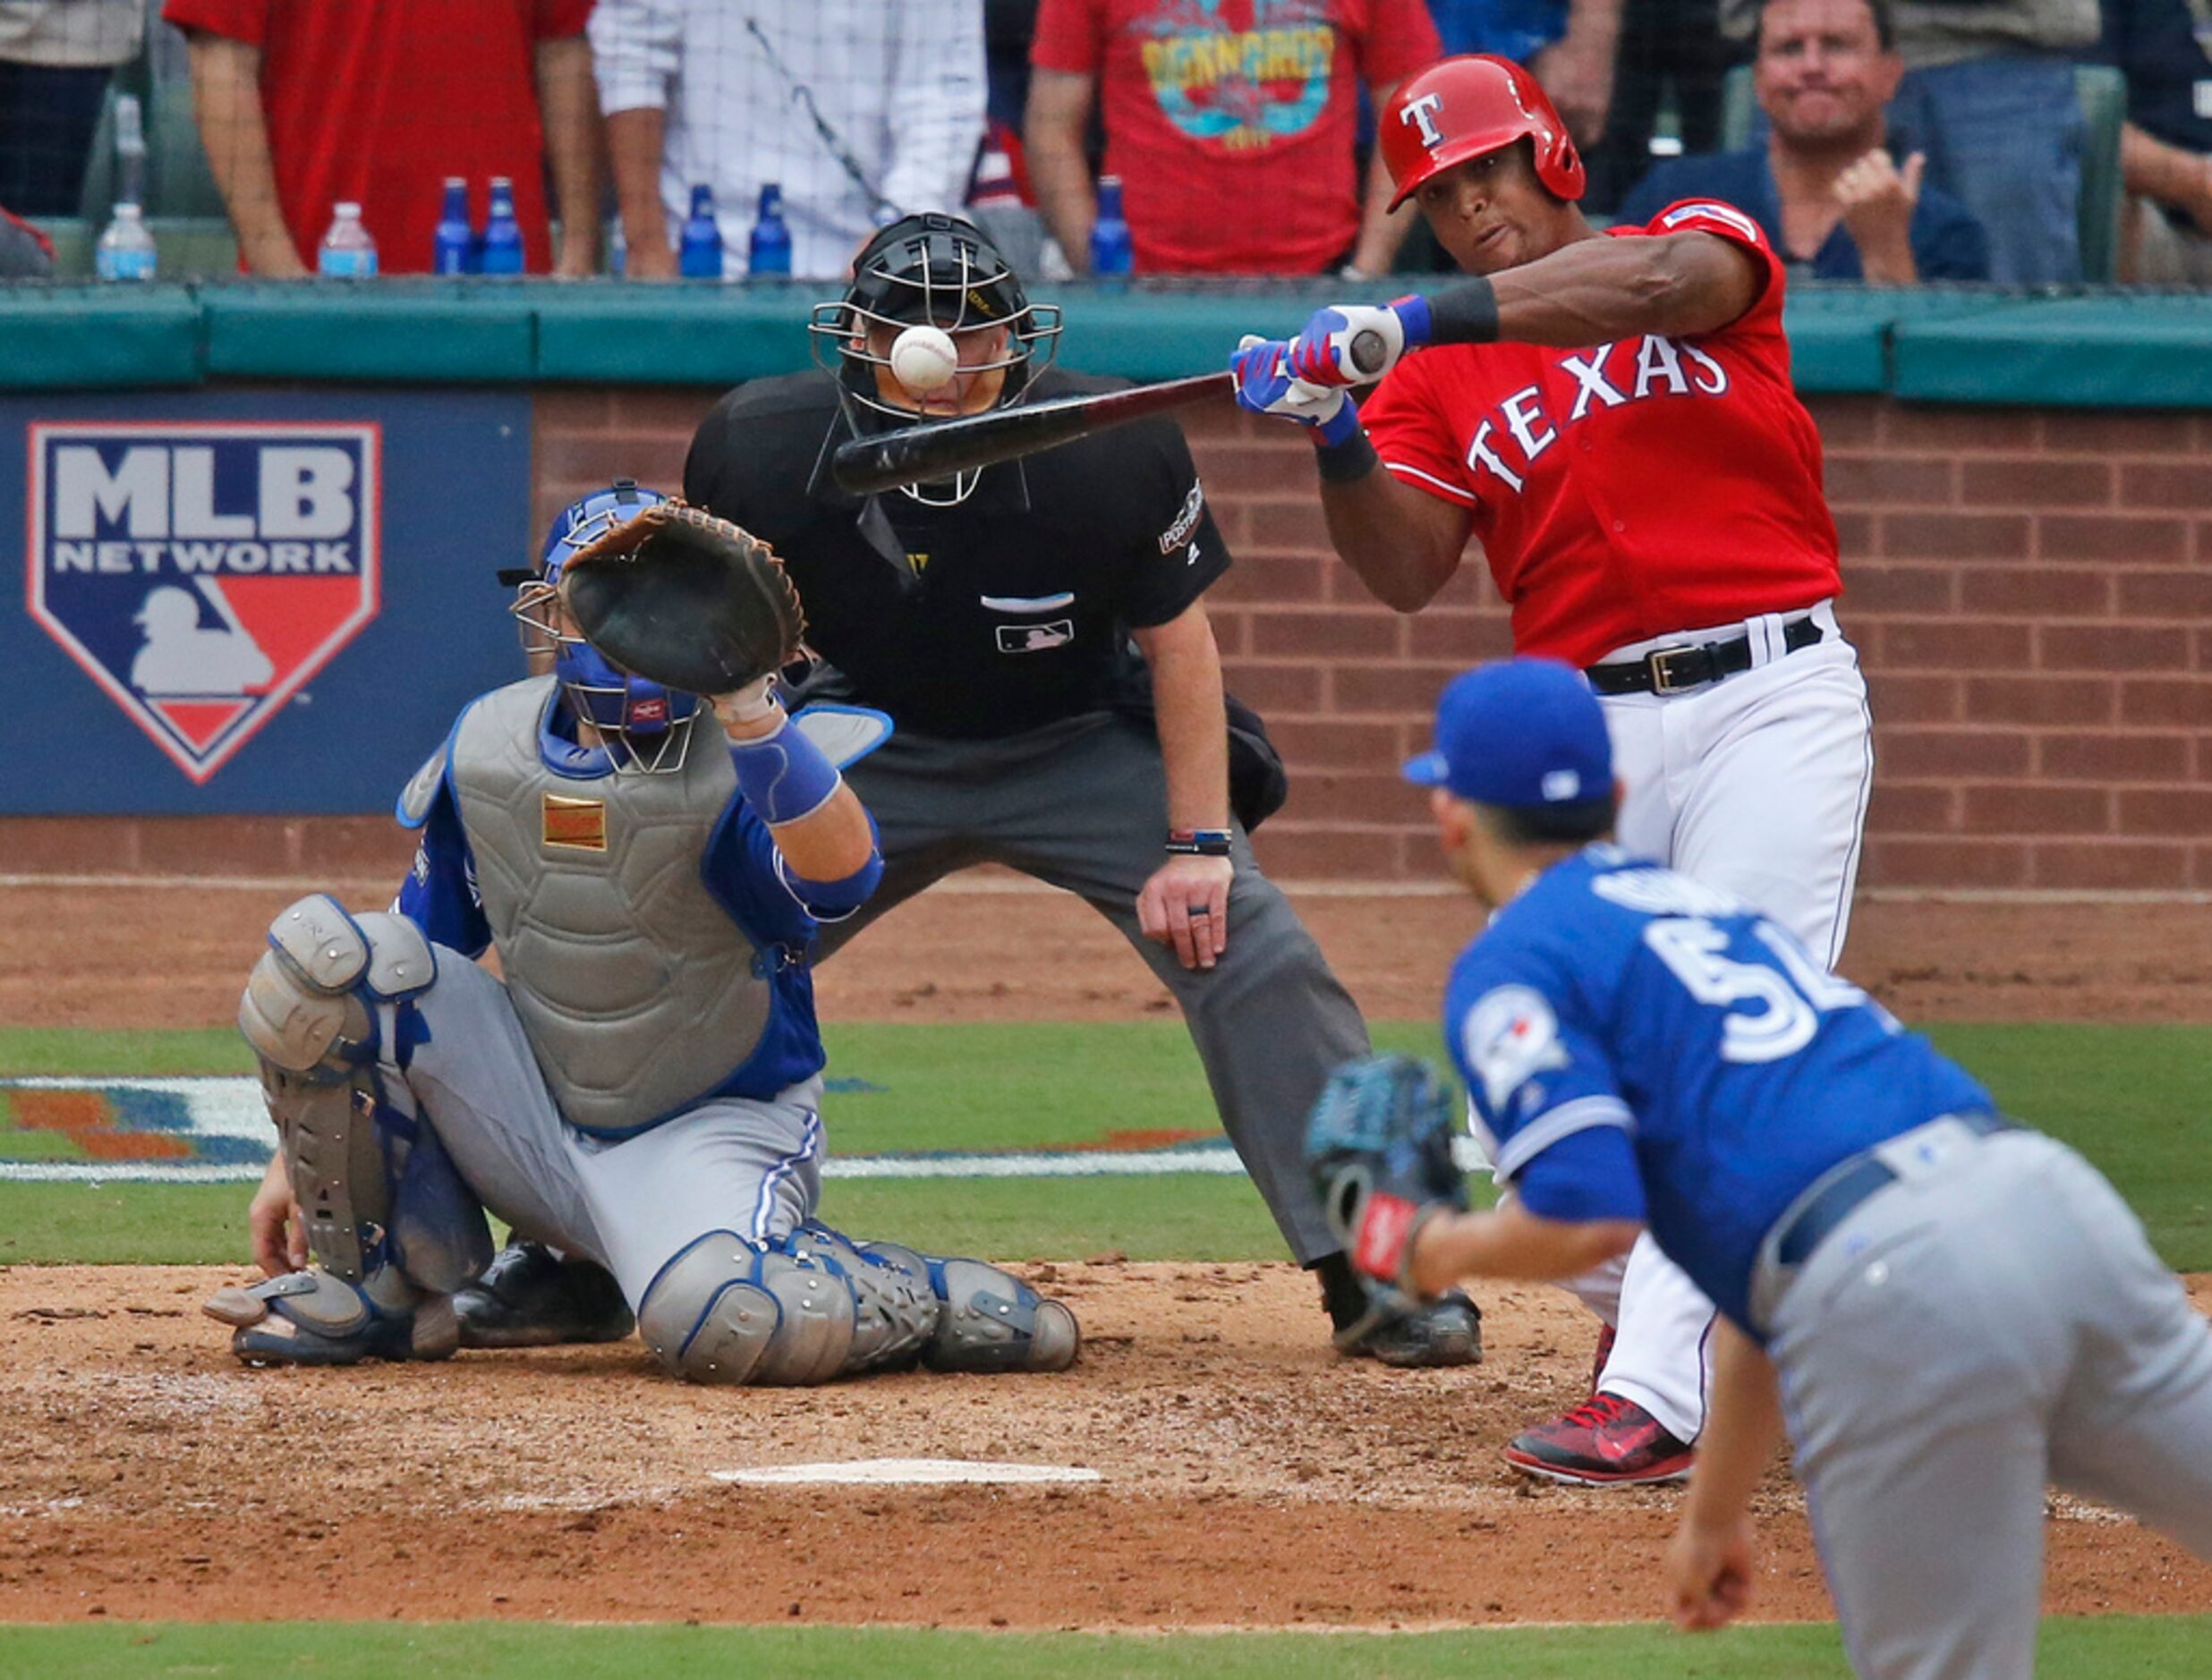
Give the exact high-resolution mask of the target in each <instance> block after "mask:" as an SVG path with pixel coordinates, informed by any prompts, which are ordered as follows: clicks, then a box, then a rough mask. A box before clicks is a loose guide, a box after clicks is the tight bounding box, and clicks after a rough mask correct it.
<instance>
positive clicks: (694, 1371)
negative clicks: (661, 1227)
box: [637, 1231, 855, 1385]
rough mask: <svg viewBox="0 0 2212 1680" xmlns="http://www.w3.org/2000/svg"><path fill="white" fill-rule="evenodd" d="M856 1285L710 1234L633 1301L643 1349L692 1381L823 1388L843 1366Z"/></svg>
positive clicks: (806, 1262)
mask: <svg viewBox="0 0 2212 1680" xmlns="http://www.w3.org/2000/svg"><path fill="white" fill-rule="evenodd" d="M854 1322H855V1301H854V1294H853V1289H852V1285H850V1284H849V1283H847V1281H846V1279H845V1278H844V1277H841V1276H840V1275H839V1274H838V1272H834V1271H831V1270H829V1268H827V1267H825V1266H823V1265H822V1264H821V1262H820V1261H819V1260H815V1259H812V1258H810V1257H806V1256H803V1255H794V1254H790V1253H787V1252H783V1251H782V1250H780V1249H769V1250H766V1251H763V1250H761V1249H757V1248H754V1247H753V1245H752V1244H751V1243H747V1242H745V1241H744V1239H743V1238H741V1237H739V1236H737V1235H735V1234H734V1233H732V1232H728V1231H710V1232H709V1233H708V1234H707V1235H705V1236H702V1237H701V1238H700V1239H699V1240H698V1241H697V1242H695V1243H693V1244H692V1245H691V1246H690V1247H689V1248H686V1249H685V1250H684V1251H683V1252H681V1253H680V1254H678V1255H677V1256H676V1258H675V1259H674V1260H670V1261H669V1262H668V1264H667V1265H666V1266H664V1267H662V1268H660V1274H659V1277H655V1278H654V1279H653V1281H652V1282H651V1284H650V1285H647V1287H646V1290H645V1298H644V1300H643V1301H642V1302H639V1303H638V1309H637V1326H638V1330H639V1333H640V1334H641V1335H642V1336H644V1338H645V1345H646V1346H647V1347H649V1348H651V1350H652V1353H653V1357H654V1358H656V1359H658V1360H659V1362H661V1363H662V1364H663V1365H664V1366H666V1367H667V1368H668V1370H671V1371H673V1372H675V1373H676V1375H677V1376H679V1377H687V1378H689V1379H691V1380H692V1381H693V1382H712V1383H748V1382H749V1383H779V1384H793V1385H804V1384H812V1383H819V1382H827V1381H829V1379H831V1378H832V1377H835V1376H836V1375H837V1374H838V1372H839V1371H840V1370H844V1369H845V1363H846V1358H847V1354H848V1353H850V1352H851V1349H852V1345H853V1333H854Z"/></svg>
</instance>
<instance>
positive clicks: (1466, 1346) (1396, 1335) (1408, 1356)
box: [1339, 1289, 1483, 1370]
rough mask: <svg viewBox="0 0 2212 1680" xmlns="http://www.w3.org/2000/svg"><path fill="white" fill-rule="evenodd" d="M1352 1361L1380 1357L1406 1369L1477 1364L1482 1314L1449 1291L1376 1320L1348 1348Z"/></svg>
mask: <svg viewBox="0 0 2212 1680" xmlns="http://www.w3.org/2000/svg"><path fill="white" fill-rule="evenodd" d="M1339 1346H1340V1348H1342V1351H1343V1352H1344V1353H1348V1354H1350V1355H1351V1356H1352V1357H1353V1358H1354V1359H1379V1360H1381V1361H1382V1362H1383V1363H1384V1364H1385V1365H1397V1366H1400V1367H1401V1368H1402V1369H1405V1370H1416V1369H1441V1368H1442V1367H1444V1366H1447V1365H1478V1364H1480V1363H1481V1362H1482V1357H1483V1313H1482V1309H1481V1308H1480V1307H1477V1306H1476V1304H1475V1303H1474V1302H1472V1301H1470V1300H1468V1298H1467V1297H1466V1296H1465V1295H1463V1294H1460V1293H1459V1291H1458V1290H1456V1289H1454V1290H1452V1291H1451V1292H1450V1293H1449V1294H1442V1295H1439V1296H1437V1298H1436V1299H1435V1300H1434V1301H1427V1302H1422V1304H1421V1305H1419V1306H1417V1307H1416V1308H1414V1309H1413V1311H1410V1312H1402V1313H1400V1314H1398V1315H1397V1316H1396V1317H1394V1318H1385V1319H1379V1320H1377V1321H1376V1323H1375V1324H1374V1327H1373V1328H1370V1329H1369V1330H1368V1331H1367V1332H1366V1333H1365V1335H1363V1336H1360V1338H1359V1339H1358V1340H1357V1341H1356V1342H1354V1343H1353V1344H1352V1345H1350V1346H1348V1347H1344V1346H1343V1345H1342V1344H1341V1343H1340V1344H1339Z"/></svg>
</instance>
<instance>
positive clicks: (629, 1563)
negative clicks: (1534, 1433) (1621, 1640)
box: [0, 1263, 2212, 1628]
mask: <svg viewBox="0 0 2212 1680" xmlns="http://www.w3.org/2000/svg"><path fill="white" fill-rule="evenodd" d="M1025 1271H1026V1275H1027V1276H1028V1277H1030V1278H1031V1279H1032V1280H1033V1281H1034V1282H1036V1283H1037V1284H1038V1285H1040V1286H1042V1287H1043V1288H1046V1289H1050V1290H1053V1291H1055V1292H1057V1293H1059V1294H1062V1295H1064V1296H1066V1297H1067V1298H1068V1300H1070V1301H1071V1302H1074V1304H1075V1305H1076V1309H1077V1311H1079V1312H1080V1313H1081V1314H1082V1315H1083V1318H1084V1320H1085V1326H1086V1328H1087V1330H1088V1332H1089V1345H1088V1347H1087V1348H1086V1350H1085V1354H1084V1356H1083V1358H1082V1360H1081V1361H1080V1362H1078V1363H1077V1365H1076V1368H1075V1370H1072V1371H1069V1372H1068V1373H1066V1374H1065V1375H1063V1376H1059V1377H1033V1378H1003V1377H1001V1378H983V1377H966V1378H952V1377H936V1376H931V1375H928V1374H926V1373H916V1374H913V1375H908V1376H898V1377H887V1378H877V1379H870V1380H867V1381H864V1382H856V1383H848V1384H843V1385H839V1386H838V1387H830V1388H821V1389H812V1390H791V1389H737V1390H707V1389H699V1388H693V1387H686V1386H685V1385H683V1384H679V1383H676V1382H674V1381H670V1380H668V1379H663V1378H660V1377H659V1376H658V1375H657V1374H655V1373H654V1372H653V1371H652V1370H651V1366H650V1364H649V1363H648V1362H647V1360H646V1358H645V1356H644V1354H643V1353H642V1350H641V1349H640V1348H639V1347H638V1345H636V1344H635V1343H634V1342H633V1343H630V1344H627V1345H624V1346H620V1347H611V1348H590V1349H578V1350H560V1351H550V1352H542V1353H500V1354H476V1353H472V1354H463V1355H462V1356H460V1357H459V1358H457V1359H455V1361H453V1362H451V1363H448V1364H442V1365H411V1366H369V1367H364V1368H362V1369H360V1370H352V1371H296V1370H249V1369H247V1368H245V1367H242V1366H241V1365H239V1364H238V1363H237V1362H235V1361H234V1360H233V1359H232V1358H231V1357H230V1355H229V1354H228V1353H227V1352H225V1336H226V1332H225V1331H224V1330H223V1328H221V1327H220V1326H218V1325H216V1324H214V1323H211V1322H210V1321H208V1319H204V1318H202V1317H201V1316H200V1313H199V1312H198V1311H197V1308H198V1304H199V1302H200V1300H201V1299H203V1298H204V1297H205V1296H206V1295H207V1294H208V1293H209V1292H210V1291H211V1290H213V1289H214V1288H215V1287H216V1286H217V1285H219V1284H221V1283H224V1282H227V1281H230V1280H231V1279H232V1278H233V1277H235V1276H236V1274H235V1273H234V1272H230V1271H225V1270H219V1269H216V1268H144V1269H135V1270H132V1269H123V1268H31V1267H18V1268H13V1269H11V1270H7V1271H4V1272H0V1324H4V1326H5V1335H4V1338H0V1346H4V1348H5V1352H4V1353H0V1382H4V1383H5V1384H6V1387H7V1391H8V1395H9V1412H10V1413H11V1420H12V1421H11V1434H12V1442H11V1446H12V1450H11V1451H10V1452H9V1453H8V1454H7V1455H5V1456H4V1458H0V1619H7V1620H14V1621H55V1620H77V1619H81V1618H83V1617H85V1616H115V1617H131V1618H138V1617H182V1618H187V1619H200V1618H215V1617H222V1618H233V1617H235V1618H247V1619H251V1618H259V1617H272V1618H273V1617H292V1616H318V1617H327V1618H335V1617H349V1618H350V1617H362V1618H370V1619H381V1618H385V1617H389V1616H400V1617H404V1618H410V1619H424V1620H437V1619H445V1618H450V1617H464V1616H468V1617H476V1616H489V1617H521V1618H531V1619H539V1618H558V1619H572V1618H574V1619H592V1620H599V1619H611V1620H682V1619H685V1618H693V1619H697V1620H702V1621H741V1622H771V1621H772V1622H790V1621H810V1622H837V1623H869V1622H900V1623H924V1624H942V1625H966V1626H988V1627H1000V1626H1011V1627H1035V1628H1055V1627H1073V1628H1131V1627H1185V1626H1191V1627H1196V1626H1228V1625H1236V1626H1246V1627H1257V1626H1289V1625H1371V1626H1405V1627H1417V1626H1425V1625H1444V1624H1462V1623H1480V1622H1532V1621H1560V1620H1571V1621H1609V1620H1638V1619H1646V1618H1648V1617H1650V1616H1653V1615H1654V1614H1655V1612H1656V1610H1657V1608H1658V1599H1657V1591H1658V1588H1657V1583H1656V1579H1655V1574H1654V1569H1653V1565H1654V1561H1655V1558H1656V1557H1657V1556H1658V1554H1659V1551H1660V1548H1661V1546H1662V1544H1663V1538H1664V1536H1665V1534H1666V1532H1667V1531H1668V1528H1669V1526H1670V1523H1671V1520H1672V1506H1673V1505H1674V1502H1675V1496H1674V1495H1672V1493H1669V1492H1665V1491H1643V1492H1614V1493H1607V1494H1595V1493H1584V1492H1579V1491H1573V1490H1569V1489H1546V1488H1538V1487H1536V1486H1534V1485H1533V1484H1529V1483H1526V1482H1524V1481H1521V1480H1520V1479H1519V1478H1518V1477H1516V1476H1513V1475H1512V1474H1511V1473H1510V1472H1508V1471H1507V1470H1506V1469H1505V1467H1504V1465H1503V1464H1502V1463H1501V1462H1500V1461H1499V1459H1498V1457H1497V1450H1496V1449H1497V1446H1498V1443H1499V1442H1500V1441H1501V1440H1502V1438H1504V1437H1505V1436H1506V1435H1507V1434H1509V1433H1510V1431H1511V1430H1512V1429H1513V1428H1515V1427H1517V1426H1519V1424H1521V1423H1524V1422H1526V1421H1528V1420H1529V1419H1530V1418H1532V1417H1534V1416H1536V1415H1540V1414H1541V1413H1544V1411H1546V1410H1547V1409H1549V1408H1551V1407H1553V1406H1555V1405H1558V1404H1562V1403H1566V1402H1570V1401H1571V1400H1572V1399H1574V1398H1576V1397H1577V1396H1578V1390H1579V1389H1580V1387H1582V1384H1583V1382H1584V1381H1585V1380H1587V1370H1588V1359H1589V1344H1588V1333H1587V1326H1586V1322H1585V1321H1581V1320H1579V1319H1578V1315H1577V1311H1576V1310H1574V1309H1572V1308H1571V1307H1570V1305H1568V1304H1566V1303H1565V1302H1564V1299H1563V1297H1560V1296H1557V1295H1555V1294H1553V1292H1552V1291H1550V1290H1548V1289H1543V1288H1527V1289H1505V1290H1500V1291H1496V1292H1493V1293H1492V1294H1491V1295H1490V1296H1489V1300H1490V1303H1491V1304H1490V1313H1489V1318H1488V1320H1487V1324H1486V1329H1487V1333H1488V1340H1489V1346H1490V1357H1489V1359H1488V1361H1487V1362H1485V1364H1483V1365H1481V1366H1479V1367H1477V1368H1475V1369H1472V1370H1460V1371H1451V1372H1441V1373H1435V1372H1428V1373H1424V1372H1400V1371H1391V1370H1383V1369H1382V1368H1380V1367H1377V1366H1374V1365H1372V1364H1353V1363H1348V1362H1340V1361H1339V1360H1337V1359H1336V1358H1335V1356H1334V1355H1332V1354H1331V1353H1329V1352H1328V1351H1327V1349H1326V1348H1325V1346H1324V1345H1323V1342H1322V1339H1321V1336H1320V1333H1319V1332H1320V1317H1319V1314H1318V1312H1317V1311H1314V1309H1313V1307H1312V1306H1311V1305H1310V1304H1309V1301H1310V1297H1309V1295H1308V1294H1307V1285H1306V1280H1305V1279H1304V1278H1303V1277H1299V1276H1298V1275H1297V1273H1295V1272H1294V1271H1292V1270H1291V1269H1290V1268H1289V1267H1287V1266H1194V1265H1151V1266H1136V1265H1125V1264H1115V1263H1105V1264H1067V1263H1063V1264H1060V1265H1057V1266H1051V1267H1041V1266H1031V1267H1028V1268H1025ZM2204 1296H2205V1292H2204V1291H2202V1290H2200V1291H2199V1299H2200V1300H2201V1299H2203V1298H2204ZM877 1457H900V1458H905V1457H947V1458H965V1459H986V1460H1004V1459H1013V1460H1019V1461H1023V1462H1026V1463H1033V1464H1068V1465H1079V1466H1085V1467H1088V1468H1092V1469H1095V1470H1097V1471H1099V1472H1102V1478H1103V1480H1102V1481H1099V1482H1097V1483H1094V1484H1090V1485H1084V1486H1071V1487H1045V1488H991V1487H949V1488H934V1489H905V1490H899V1489H870V1488H844V1489H833V1488H803V1489H793V1488H740V1487H734V1486H731V1485H728V1484H727V1483H723V1482H719V1481H716V1480H714V1472H717V1471H726V1470H734V1469H740V1468H746V1467H753V1466H758V1465H763V1464H796V1463H812V1462H818V1461H823V1460H836V1459H856V1458H877ZM1763 1504H1764V1505H1765V1507H1766V1515H1767V1518H1768V1521H1767V1523H1766V1526H1765V1534H1766V1543H1765V1559H1764V1563H1765V1576H1764V1580H1763V1582H1762V1583H1761V1595H1760V1596H1761V1599H1762V1603H1761V1606H1760V1610H1761V1613H1762V1614H1763V1615H1765V1616H1773V1617H1779V1618H1803V1617H1808V1616H1824V1615H1825V1614H1827V1608H1826V1603H1825V1598H1824V1596H1823V1594H1822V1590H1821V1587H1820V1583H1819V1580H1818V1577H1817V1573H1816V1569H1815V1566H1814V1562H1813V1558H1812V1555H1811V1551H1810V1548H1809V1547H1808V1543H1807V1538H1806V1532H1805V1525H1804V1521H1803V1517H1802V1515H1801V1511H1800V1509H1799V1506H1798V1502H1797V1500H1796V1498H1795V1497H1794V1495H1793V1494H1791V1492H1790V1491H1789V1490H1788V1489H1787V1488H1786V1487H1785V1486H1784V1485H1783V1484H1782V1483H1781V1482H1779V1481H1776V1482H1775V1483H1774V1484H1772V1485H1771V1486H1770V1489H1769V1490H1768V1493H1767V1494H1766V1496H1765V1498H1764V1500H1763ZM2057 1515H2058V1520H2057V1521H2056V1522H2055V1523H2053V1524H2052V1525H2051V1529H2050V1533H2051V1552H2052V1566H2051V1570H2050V1581H2051V1586H2050V1594H2049V1602H2050V1605H2051V1608H2054V1609H2055V1610H2060V1611H2067V1612H2086V1611H2106V1610H2178V1609H2201V1608H2203V1607H2204V1606H2205V1605H2206V1603H2208V1602H2212V1567H2208V1566H2206V1565H2202V1564H2199V1563H2197V1562H2195V1561H2193V1560H2191V1559H2190V1558H2188V1557H2186V1556H2185V1555H2184V1554H2182V1553H2181V1552H2180V1551H2179V1550H2178V1549H2177V1548H2174V1547H2172V1546H2170V1545H2168V1544H2167V1543H2165V1541H2163V1540H2159V1539H2157V1537H2155V1536H2153V1535H2151V1534H2148V1533H2147V1532H2145V1531H2143V1530H2142V1529H2140V1528H2139V1527H2137V1526H2136V1525H2135V1524H2134V1523H2127V1522H2120V1521H2116V1520H2114V1519H2113V1518H2112V1517H2110V1516H2109V1515H2106V1514H2104V1513H2101V1512H2097V1511H2093V1510H2090V1509H2089V1508H2086V1507H2081V1506H2072V1505H2062V1506H2060V1507H2059V1510H2058V1514H2057Z"/></svg>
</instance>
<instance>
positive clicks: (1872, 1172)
mask: <svg viewBox="0 0 2212 1680" xmlns="http://www.w3.org/2000/svg"><path fill="white" fill-rule="evenodd" d="M1943 1117H1944V1118H1946V1119H1951V1120H1956V1121H1957V1122H1958V1123H1959V1124H1961V1125H1962V1126H1964V1127H1965V1128H1966V1129H1967V1130H1968V1131H1970V1132H1971V1133H1975V1134H1977V1135H1978V1136H1980V1137H1988V1136H1989V1135H1991V1134H1992V1133H1997V1132H2012V1131H2017V1130H2018V1129H2019V1128H2018V1127H2016V1126H2014V1125H2013V1124H2012V1122H2011V1121H2010V1120H2007V1119H2006V1118H2005V1117H2004V1116H2003V1115H1999V1114H1990V1113H1988V1112H1987V1111H1983V1112H1978V1113H1972V1114H1954V1115H1947V1116H1943ZM1897 1178H1898V1174H1897V1172H1896V1170H1895V1169H1894V1168H1893V1167H1888V1166H1886V1165H1884V1162H1883V1161H1882V1159H1881V1158H1880V1157H1879V1156H1877V1155H1875V1154H1872V1153H1867V1154H1865V1155H1861V1156H1860V1157H1859V1158H1858V1159H1857V1160H1855V1161H1853V1162H1852V1163H1851V1164H1850V1166H1849V1167H1845V1168H1844V1169H1843V1170H1842V1172H1840V1173H1838V1174H1836V1175H1835V1176H1834V1177H1833V1178H1832V1179H1830V1180H1829V1181H1828V1183H1827V1184H1826V1185H1825V1187H1824V1188H1823V1189H1822V1190H1821V1192H1819V1194H1817V1195H1816V1196H1814V1197H1813V1198H1812V1199H1811V1200H1810V1201H1808V1202H1806V1204H1805V1205H1804V1206H1803V1207H1801V1208H1797V1209H1793V1210H1792V1211H1791V1212H1790V1213H1787V1214H1785V1215H1783V1216H1782V1217H1783V1219H1784V1224H1783V1225H1782V1229H1781V1230H1780V1231H1778V1232H1776V1233H1775V1235H1774V1259H1775V1260H1777V1261H1779V1262H1780V1263H1781V1264H1782V1265H1784V1266H1802V1265H1803V1264H1804V1263H1805V1262H1806V1260H1808V1259H1809V1258H1811V1256H1812V1252H1813V1251H1814V1250H1815V1249H1816V1248H1818V1247H1819V1246H1820V1245H1821V1244H1822V1243H1825V1242H1826V1241H1827V1240H1828V1237H1829V1236H1830V1235H1831V1234H1833V1231H1834V1230H1835V1228H1836V1226H1839V1225H1842V1223H1843V1221H1844V1220H1846V1219H1848V1218H1850V1216H1851V1215H1852V1214H1853V1213H1855V1212H1857V1211H1858V1209H1859V1203H1860V1202H1862V1201H1866V1199H1867V1197H1868V1196H1871V1195H1872V1194H1874V1192H1876V1191H1877V1190H1885V1189H1887V1188H1888V1187H1889V1186H1890V1185H1892V1184H1895V1183H1896V1182H1897Z"/></svg>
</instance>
